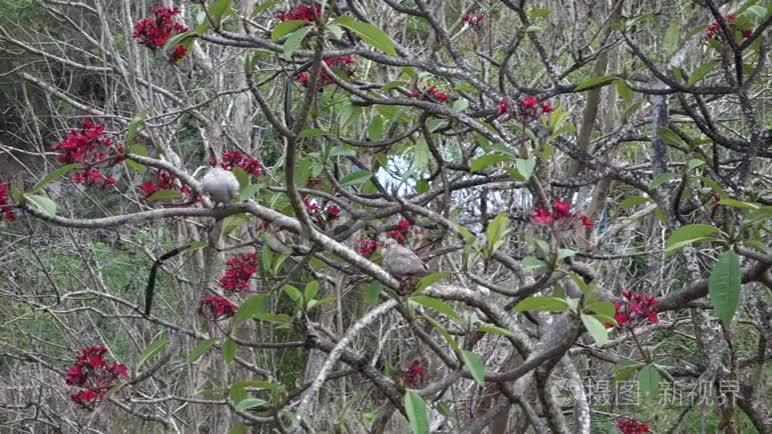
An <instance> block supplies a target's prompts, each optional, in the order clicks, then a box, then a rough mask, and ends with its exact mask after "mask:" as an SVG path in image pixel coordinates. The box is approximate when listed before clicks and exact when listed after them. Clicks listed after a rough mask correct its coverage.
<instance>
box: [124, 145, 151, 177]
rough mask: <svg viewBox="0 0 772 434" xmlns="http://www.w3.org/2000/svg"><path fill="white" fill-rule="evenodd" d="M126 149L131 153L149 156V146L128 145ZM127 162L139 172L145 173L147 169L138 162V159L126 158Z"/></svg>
mask: <svg viewBox="0 0 772 434" xmlns="http://www.w3.org/2000/svg"><path fill="white" fill-rule="evenodd" d="M126 149H127V150H128V151H129V153H131V154H137V155H141V156H143V157H147V148H146V147H144V146H143V145H132V146H127V147H126ZM126 164H128V165H129V167H131V168H132V169H133V170H134V171H135V172H137V173H143V172H144V171H145V166H143V165H142V164H139V163H137V162H136V161H134V160H132V159H128V160H126Z"/></svg>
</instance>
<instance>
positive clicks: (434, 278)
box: [415, 271, 451, 292]
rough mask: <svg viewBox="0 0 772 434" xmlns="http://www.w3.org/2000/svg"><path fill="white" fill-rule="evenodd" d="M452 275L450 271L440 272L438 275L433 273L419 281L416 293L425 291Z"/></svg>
mask: <svg viewBox="0 0 772 434" xmlns="http://www.w3.org/2000/svg"><path fill="white" fill-rule="evenodd" d="M450 274H451V273H450V272H448V271H440V272H438V273H432V274H429V275H428V276H424V277H422V278H421V280H419V281H418V285H417V286H416V289H415V292H421V291H423V290H424V289H426V288H428V287H429V286H430V285H432V284H433V283H435V282H439V281H440V280H442V279H444V278H446V277H448V276H450Z"/></svg>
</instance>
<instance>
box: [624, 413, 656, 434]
mask: <svg viewBox="0 0 772 434" xmlns="http://www.w3.org/2000/svg"><path fill="white" fill-rule="evenodd" d="M617 428H619V430H620V431H622V434H643V433H647V432H650V431H649V426H648V425H646V424H645V423H641V422H638V421H637V420H635V419H634V418H630V417H623V418H620V419H619V420H618V421H617Z"/></svg>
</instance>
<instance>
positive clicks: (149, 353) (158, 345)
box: [134, 335, 169, 373]
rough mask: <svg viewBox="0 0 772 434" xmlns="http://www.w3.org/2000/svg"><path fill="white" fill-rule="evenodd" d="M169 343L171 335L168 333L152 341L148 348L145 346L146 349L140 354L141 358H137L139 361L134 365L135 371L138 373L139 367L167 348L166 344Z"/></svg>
mask: <svg viewBox="0 0 772 434" xmlns="http://www.w3.org/2000/svg"><path fill="white" fill-rule="evenodd" d="M167 345H169V337H168V336H166V335H161V336H160V337H158V338H157V339H156V340H154V341H153V342H151V343H150V345H148V347H147V348H145V351H143V352H142V354H141V355H140V356H139V359H137V363H136V364H135V365H134V372H135V373H138V372H139V368H141V367H142V365H144V364H145V363H147V361H148V360H150V359H152V358H153V357H154V356H155V355H157V354H158V353H160V352H161V351H163V350H164V348H166V346H167Z"/></svg>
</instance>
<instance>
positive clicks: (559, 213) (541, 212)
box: [531, 199, 593, 229]
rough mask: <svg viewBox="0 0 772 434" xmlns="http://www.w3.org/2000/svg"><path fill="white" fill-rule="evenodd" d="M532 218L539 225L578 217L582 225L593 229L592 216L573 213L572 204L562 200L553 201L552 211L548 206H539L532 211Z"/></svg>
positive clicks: (567, 220)
mask: <svg viewBox="0 0 772 434" xmlns="http://www.w3.org/2000/svg"><path fill="white" fill-rule="evenodd" d="M531 218H532V219H533V221H534V223H536V224H538V225H549V224H552V222H556V221H559V222H571V221H574V220H576V219H579V220H581V222H582V225H584V227H586V228H588V229H592V227H593V224H592V222H591V221H590V218H589V217H587V216H586V215H582V216H575V215H572V213H571V204H570V203H566V202H563V201H560V200H557V199H555V200H553V201H552V212H551V213H550V211H549V210H548V209H547V208H539V209H537V210H536V211H534V212H532V213H531Z"/></svg>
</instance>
